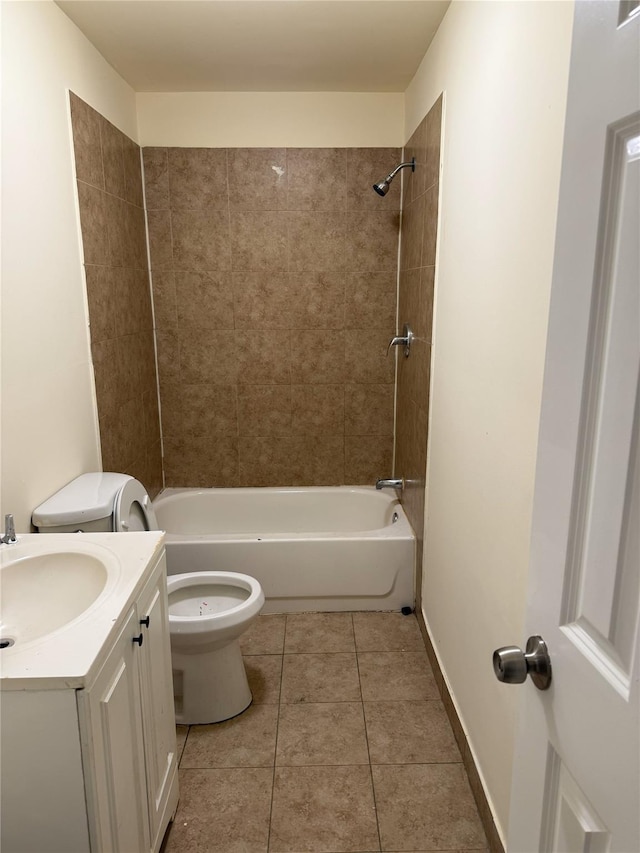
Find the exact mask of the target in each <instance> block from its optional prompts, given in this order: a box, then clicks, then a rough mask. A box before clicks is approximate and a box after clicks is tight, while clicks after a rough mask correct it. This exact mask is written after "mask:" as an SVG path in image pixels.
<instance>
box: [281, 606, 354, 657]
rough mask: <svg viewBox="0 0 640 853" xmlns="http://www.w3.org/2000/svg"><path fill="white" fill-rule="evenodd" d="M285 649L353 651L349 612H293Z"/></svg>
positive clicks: (289, 650)
mask: <svg viewBox="0 0 640 853" xmlns="http://www.w3.org/2000/svg"><path fill="white" fill-rule="evenodd" d="M284 650H285V652H290V653H292V652H355V650H356V648H355V643H354V641H353V620H352V617H351V613H292V614H290V615H288V616H287V630H286V633H285V637H284Z"/></svg>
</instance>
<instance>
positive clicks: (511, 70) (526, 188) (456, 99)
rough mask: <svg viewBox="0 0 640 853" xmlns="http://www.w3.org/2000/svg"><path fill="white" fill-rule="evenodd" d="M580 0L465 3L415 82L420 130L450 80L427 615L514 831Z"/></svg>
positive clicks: (503, 815)
mask: <svg viewBox="0 0 640 853" xmlns="http://www.w3.org/2000/svg"><path fill="white" fill-rule="evenodd" d="M572 11H573V6H572V4H570V3H565V2H559V3H545V2H541V3H491V2H488V3H473V2H471V3H465V2H460V3H453V4H452V6H451V7H450V9H449V11H448V12H447V15H446V16H445V18H444V21H443V23H442V25H441V27H440V30H439V32H438V33H437V35H436V37H435V39H434V41H433V43H432V46H431V48H430V49H429V51H428V53H427V55H426V56H425V59H424V60H423V62H422V65H421V67H420V69H419V71H418V73H417V74H416V76H415V78H414V80H413V81H412V82H411V84H410V86H409V88H408V90H407V92H406V129H405V134H406V136H407V137H408V136H410V134H411V133H412V132H413V130H414V129H415V127H416V126H417V125H418V123H419V122H420V120H421V119H422V117H423V116H424V115H425V113H426V112H427V111H428V110H429V108H430V107H431V105H432V104H433V102H434V101H435V99H436V98H437V97H438V95H439V94H440V92H441V91H444V92H445V116H444V150H443V173H442V195H441V212H440V217H441V218H440V231H439V249H438V261H437V269H438V273H437V279H436V293H435V320H434V352H433V362H432V383H433V384H432V398H431V422H430V448H429V461H428V475H427V509H426V523H425V549H424V571H423V602H424V604H423V612H424V615H425V619H426V622H427V624H428V626H429V629H430V632H431V634H432V637H433V641H434V644H435V647H436V649H437V652H438V655H439V658H440V661H441V664H442V668H443V670H444V672H445V674H446V678H447V680H448V682H449V686H450V688H451V689H452V692H453V695H454V696H455V700H456V702H457V706H458V711H459V713H460V716H461V718H462V721H463V724H464V727H465V729H466V732H467V735H468V737H469V740H470V743H471V748H472V750H473V752H474V754H475V757H476V760H477V763H478V766H479V769H480V772H481V774H482V776H483V778H484V782H485V786H486V790H487V793H488V796H489V798H490V801H491V802H492V805H493V808H494V810H495V816H496V819H497V823H498V825H499V827H501V828H502V830H506V826H507V820H508V812H509V795H510V784H511V765H512V756H513V738H514V728H515V722H516V704H517V702H518V699H519V696H518V691H517V690H516V689H513V688H508V687H505V686H504V685H501V684H499V683H498V682H497V681H496V679H495V678H494V676H493V672H492V667H491V655H492V651H493V649H495V648H496V647H498V646H501V645H504V644H508V643H516V644H520V643H522V642H523V641H524V640H525V637H524V636H523V634H522V631H523V616H524V608H525V595H526V579H527V567H528V557H529V533H530V522H531V508H532V496H533V484H534V466H535V456H536V441H537V430H538V417H539V407H540V396H541V385H542V373H543V364H544V353H545V335H546V325H547V314H548V301H549V290H550V282H551V268H552V257H553V245H554V229H555V218H556V206H557V199H558V187H559V173H560V160H561V146H562V131H563V121H564V108H565V102H566V91H567V76H568V64H569V49H570V39H571V23H572Z"/></svg>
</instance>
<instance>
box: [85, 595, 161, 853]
mask: <svg viewBox="0 0 640 853" xmlns="http://www.w3.org/2000/svg"><path fill="white" fill-rule="evenodd" d="M139 634H140V626H139V624H138V617H137V614H136V611H135V610H134V609H132V610H131V612H130V614H129V617H128V618H127V621H126V623H125V625H124V628H123V629H122V631H121V633H120V635H119V637H118V639H117V640H116V643H115V644H114V647H113V650H112V652H111V653H110V655H109V657H108V659H107V661H106V663H105V664H104V666H103V667H102V669H101V670H100V673H99V674H98V677H97V678H96V680H95V682H94V683H93V685H92V686H91V688H90V689H89V690H81V691H79V692H78V704H79V710H80V719H81V726H82V729H83V740H84V746H85V756H84V765H85V779H86V791H87V804H88V810H89V826H90V832H91V850H92V852H93V853H98V851H100V853H143V851H147V850H149V823H148V816H147V801H146V786H145V776H144V751H143V734H142V715H141V709H140V682H139V665H140V662H139V656H140V652H141V648H140V647H139V646H138V645H137V644H135V643H134V637H137V636H138V635H139Z"/></svg>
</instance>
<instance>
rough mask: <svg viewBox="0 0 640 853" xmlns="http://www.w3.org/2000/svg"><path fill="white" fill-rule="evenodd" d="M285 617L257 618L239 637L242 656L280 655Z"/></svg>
mask: <svg viewBox="0 0 640 853" xmlns="http://www.w3.org/2000/svg"><path fill="white" fill-rule="evenodd" d="M286 618H287V617H286V616H282V615H275V616H258V618H257V619H256V620H255V622H253V623H252V624H251V625H250V626H249V630H248V631H245V632H244V634H243V635H242V636H241V637H240V649H241V650H242V654H243V655H281V654H282V651H283V647H284V626H285V622H286Z"/></svg>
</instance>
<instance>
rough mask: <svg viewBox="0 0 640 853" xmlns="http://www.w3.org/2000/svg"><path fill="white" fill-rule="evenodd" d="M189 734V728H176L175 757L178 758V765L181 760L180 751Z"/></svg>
mask: <svg viewBox="0 0 640 853" xmlns="http://www.w3.org/2000/svg"><path fill="white" fill-rule="evenodd" d="M188 734H189V726H176V755H177V757H178V764H180V759H181V758H182V751H183V749H184V745H185V743H186V742H187V735H188Z"/></svg>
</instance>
